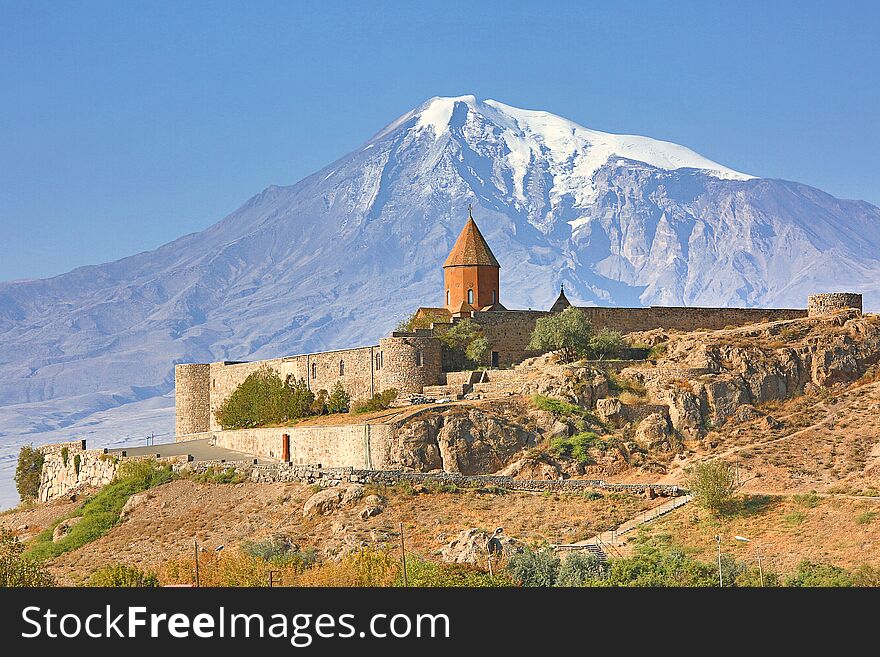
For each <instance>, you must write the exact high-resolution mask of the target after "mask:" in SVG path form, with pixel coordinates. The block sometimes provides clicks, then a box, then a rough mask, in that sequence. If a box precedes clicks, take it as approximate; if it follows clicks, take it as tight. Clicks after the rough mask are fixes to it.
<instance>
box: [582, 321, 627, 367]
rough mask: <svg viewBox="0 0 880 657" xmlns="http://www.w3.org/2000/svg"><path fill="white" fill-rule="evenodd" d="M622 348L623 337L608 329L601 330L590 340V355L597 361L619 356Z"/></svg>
mask: <svg viewBox="0 0 880 657" xmlns="http://www.w3.org/2000/svg"><path fill="white" fill-rule="evenodd" d="M623 347H624V342H623V336H622V335H621V334H620V333H619V332H618V331H613V330H611V329H608V328H603V329H602V330H601V331H599V332H598V333H596V334H594V335H593V336H592V337H591V338H590V354H591V355H592V356H593V357H594V358H598V359H599V360H604V359H605V358H607V357H608V356H615V355H618V354H620V352H621V350H622V349H623Z"/></svg>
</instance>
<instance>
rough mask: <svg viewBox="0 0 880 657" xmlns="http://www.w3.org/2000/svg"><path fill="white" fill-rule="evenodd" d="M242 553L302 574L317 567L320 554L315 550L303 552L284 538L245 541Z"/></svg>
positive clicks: (242, 545)
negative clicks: (290, 568)
mask: <svg viewBox="0 0 880 657" xmlns="http://www.w3.org/2000/svg"><path fill="white" fill-rule="evenodd" d="M241 552H242V554H245V555H247V556H249V557H253V558H254V559H262V560H263V561H267V562H269V563H271V564H272V565H275V566H280V567H283V568H289V567H295V568H296V569H297V570H299V571H300V572H302V571H304V570H305V569H306V568H309V567H311V566H313V565H315V564H316V563H317V561H318V553H317V552H316V551H315V550H314V548H310V549H308V550H306V551H304V552H303V551H301V550H300V549H299V546H297V545H295V544H293V543H291V542H290V541H288V540H286V539H284V538H278V537H276V538H268V539H266V540H264V541H257V542H253V541H244V542H243V543H242V544H241Z"/></svg>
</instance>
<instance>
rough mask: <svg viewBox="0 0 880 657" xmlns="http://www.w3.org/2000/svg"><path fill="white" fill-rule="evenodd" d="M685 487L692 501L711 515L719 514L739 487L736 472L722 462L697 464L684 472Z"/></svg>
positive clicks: (731, 499)
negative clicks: (689, 491) (685, 477)
mask: <svg viewBox="0 0 880 657" xmlns="http://www.w3.org/2000/svg"><path fill="white" fill-rule="evenodd" d="M686 473H687V480H686V484H685V485H686V486H687V487H688V488H690V490H691V493H693V495H694V501H695V502H696V503H697V504H699V505H700V506H702V507H704V508H706V509H708V510H709V511H711V512H713V513H720V512H721V511H723V510H725V509H726V508H727V507H729V506H730V504H731V502H733V495H734V493H735V492H736V489H737V488H738V487H739V484H737V481H736V470H735V469H734V468H733V467H732V466H730V465H728V464H727V463H724V462H723V461H707V462H705V463H698V464H696V465H695V466H693V467H691V468H688V469H687V470H686Z"/></svg>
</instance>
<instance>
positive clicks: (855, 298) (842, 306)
mask: <svg viewBox="0 0 880 657" xmlns="http://www.w3.org/2000/svg"><path fill="white" fill-rule="evenodd" d="M852 309H855V310H858V311H859V312H862V295H861V294H855V293H852V292H830V293H827V294H812V295H810V296H809V297H808V298H807V314H808V315H809V316H810V317H815V316H817V315H827V314H828V313H833V312H837V311H838V310H852Z"/></svg>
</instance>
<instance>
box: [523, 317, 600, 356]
mask: <svg viewBox="0 0 880 657" xmlns="http://www.w3.org/2000/svg"><path fill="white" fill-rule="evenodd" d="M592 337H593V327H592V325H591V324H590V320H589V319H588V318H587V315H586V313H584V312H583V311H582V310H581V309H580V308H576V307H575V306H569V307H568V308H566V309H565V310H563V311H562V312H561V313H553V314H552V315H548V316H546V317H542V318H540V319H539V320H538V321H537V322H535V328H534V330H533V331H532V336H531V339H530V340H529V346H528V348H529V349H530V350H532V351H539V352H541V353H547V352H548V351H556V352H559V354H560V356H561V357H562V360H563V361H565V362H568V363H570V362H572V361H574V360H577V359H578V358H582V357H583V356H586V355H587V354H588V353H589V351H590V339H591V338H592Z"/></svg>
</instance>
